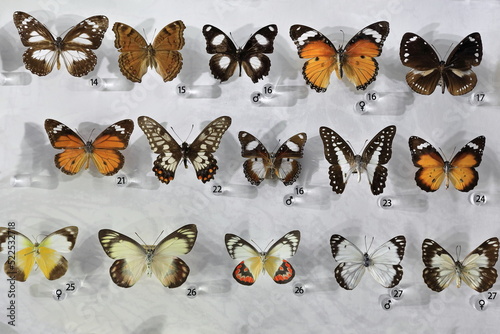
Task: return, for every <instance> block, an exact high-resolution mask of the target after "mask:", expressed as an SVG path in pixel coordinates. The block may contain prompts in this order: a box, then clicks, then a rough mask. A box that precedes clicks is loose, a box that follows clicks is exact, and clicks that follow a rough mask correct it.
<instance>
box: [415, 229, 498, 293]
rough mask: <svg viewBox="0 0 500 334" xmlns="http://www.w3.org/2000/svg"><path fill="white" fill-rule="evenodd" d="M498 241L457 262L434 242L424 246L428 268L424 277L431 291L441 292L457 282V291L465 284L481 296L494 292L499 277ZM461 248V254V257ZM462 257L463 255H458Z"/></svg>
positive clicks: (427, 241) (485, 243)
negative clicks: (480, 293) (490, 290)
mask: <svg viewBox="0 0 500 334" xmlns="http://www.w3.org/2000/svg"><path fill="white" fill-rule="evenodd" d="M499 248H500V243H499V241H498V238H491V239H488V240H486V241H485V242H483V243H482V244H481V245H479V247H477V248H476V249H474V250H473V251H472V252H470V253H469V255H467V256H466V257H465V259H464V260H463V261H460V260H459V259H458V258H457V260H455V259H454V258H453V256H451V255H450V253H448V252H447V251H446V250H445V249H444V248H443V247H441V246H440V245H439V244H438V243H437V242H435V241H434V240H431V239H425V240H424V242H423V243H422V260H423V261H424V264H425V269H424V271H423V277H424V281H425V284H427V286H428V287H429V289H431V290H433V291H436V292H441V291H443V290H444V289H446V288H447V287H448V286H449V285H450V284H451V283H452V282H453V281H455V283H456V286H457V288H459V287H460V285H461V283H462V281H463V282H465V284H467V285H468V286H470V287H471V288H472V289H474V290H476V291H477V292H483V291H487V290H489V289H491V287H492V286H493V284H495V282H496V280H497V277H498V274H497V270H496V269H495V268H494V267H495V263H496V262H497V260H498V249H499ZM459 250H460V247H457V253H460V251H459ZM457 255H458V256H460V254H457Z"/></svg>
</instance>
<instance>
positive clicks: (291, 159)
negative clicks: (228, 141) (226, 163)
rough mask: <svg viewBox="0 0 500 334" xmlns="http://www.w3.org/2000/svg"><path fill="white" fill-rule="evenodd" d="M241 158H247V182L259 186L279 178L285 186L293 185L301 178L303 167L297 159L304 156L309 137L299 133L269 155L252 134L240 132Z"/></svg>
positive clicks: (244, 167) (245, 171) (244, 168)
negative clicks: (266, 181)
mask: <svg viewBox="0 0 500 334" xmlns="http://www.w3.org/2000/svg"><path fill="white" fill-rule="evenodd" d="M238 139H239V140H240V143H241V156H242V157H243V158H247V159H248V160H246V161H245V163H244V164H243V172H244V173H245V176H246V178H247V180H248V181H249V182H250V183H251V184H253V185H256V186H258V185H259V184H260V183H261V182H262V181H263V180H264V179H270V178H273V177H277V178H278V179H280V180H281V181H282V182H283V184H284V185H286V186H288V185H291V184H293V183H294V182H295V181H296V180H297V178H298V177H299V174H300V171H301V169H302V167H301V166H300V163H299V162H298V161H297V159H300V158H302V157H303V155H304V145H305V144H306V141H307V135H306V134H305V133H304V132H301V133H297V134H296V135H295V136H292V137H290V138H289V139H288V140H287V141H285V142H284V143H283V144H282V145H281V146H280V147H279V148H278V150H277V151H276V153H269V152H268V151H267V149H266V148H265V147H264V145H263V144H262V143H261V142H260V141H259V140H258V139H257V138H255V136H253V135H252V134H250V133H248V132H245V131H240V133H239V134H238Z"/></svg>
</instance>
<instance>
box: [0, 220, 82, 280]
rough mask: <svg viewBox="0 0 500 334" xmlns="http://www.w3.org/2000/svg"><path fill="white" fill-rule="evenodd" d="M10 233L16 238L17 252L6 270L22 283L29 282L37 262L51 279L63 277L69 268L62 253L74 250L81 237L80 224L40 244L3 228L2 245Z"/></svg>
mask: <svg viewBox="0 0 500 334" xmlns="http://www.w3.org/2000/svg"><path fill="white" fill-rule="evenodd" d="M9 236H13V239H14V240H15V247H16V253H15V257H14V259H13V260H12V259H11V258H9V260H7V262H5V265H4V271H5V273H6V274H7V275H8V276H9V277H11V278H13V279H15V280H17V281H20V282H24V281H26V279H27V278H28V276H29V275H30V273H31V271H32V269H33V266H34V265H35V263H36V264H37V266H38V268H40V270H41V271H42V273H43V274H44V276H45V277H46V278H47V279H48V280H55V279H58V278H61V277H62V276H64V274H66V271H67V270H68V260H67V259H66V258H65V257H64V256H63V255H62V254H61V253H66V252H69V251H71V250H72V249H73V247H74V246H75V243H76V237H77V236H78V228H77V227H76V226H68V227H65V228H62V229H60V230H57V231H55V232H53V233H51V234H49V235H48V236H46V237H45V238H44V239H43V240H42V241H41V242H40V243H37V242H35V243H33V242H32V241H31V240H30V239H29V238H27V237H26V236H24V235H23V234H22V233H20V232H18V231H16V230H13V229H6V228H3V227H2V228H0V249H1V245H2V244H3V243H4V242H5V241H6V240H7V238H8V237H9Z"/></svg>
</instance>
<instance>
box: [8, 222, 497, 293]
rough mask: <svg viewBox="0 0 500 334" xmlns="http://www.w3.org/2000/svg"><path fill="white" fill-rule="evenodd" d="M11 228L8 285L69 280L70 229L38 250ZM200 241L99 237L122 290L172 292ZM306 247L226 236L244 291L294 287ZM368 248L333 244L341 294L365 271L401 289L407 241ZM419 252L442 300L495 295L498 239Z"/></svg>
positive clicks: (182, 236)
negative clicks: (143, 286) (467, 248)
mask: <svg viewBox="0 0 500 334" xmlns="http://www.w3.org/2000/svg"><path fill="white" fill-rule="evenodd" d="M8 225H9V227H0V251H4V253H8V259H7V261H6V262H5V265H4V271H5V273H6V274H7V276H8V277H9V279H12V280H15V281H19V282H25V281H26V280H27V279H28V277H29V276H30V274H31V273H32V271H33V269H34V268H35V266H38V268H39V269H40V271H41V273H42V274H43V275H44V276H45V277H46V278H47V279H48V280H51V281H52V280H57V279H60V278H62V277H63V276H64V275H65V274H66V272H67V271H68V268H69V262H68V260H67V259H66V257H65V256H64V255H63V254H62V253H68V252H70V251H72V250H73V249H74V248H75V244H76V241H77V236H78V232H79V230H78V227H76V226H67V227H64V228H61V229H59V230H57V231H55V232H53V233H50V234H49V235H47V236H46V237H45V238H43V239H42V240H41V241H40V242H38V241H35V242H33V241H31V240H30V239H29V238H28V237H26V236H25V235H24V234H22V233H21V232H19V231H17V229H16V228H15V223H14V222H9V224H8ZM197 237H198V229H197V226H196V225H195V224H188V225H185V226H182V227H180V228H178V229H177V230H175V231H173V232H172V233H170V234H168V235H167V236H166V237H164V238H163V239H161V241H159V242H158V243H157V244H154V245H146V244H145V243H144V242H143V241H142V240H141V242H142V244H141V243H139V242H137V241H136V240H134V239H133V238H130V237H128V236H126V235H124V234H122V233H119V232H117V231H114V230H110V229H101V230H100V231H99V233H98V239H99V242H100V244H101V246H102V248H103V250H104V252H105V253H106V254H107V255H108V256H109V257H110V258H111V259H113V260H115V261H114V262H113V264H112V265H111V267H110V269H109V274H110V276H111V279H112V281H113V282H114V283H115V284H116V285H117V286H119V287H122V288H130V287H132V286H134V285H135V284H136V283H137V282H138V281H139V280H140V279H141V277H142V276H143V275H144V274H146V275H147V276H149V277H151V276H153V275H154V276H155V277H156V278H157V279H158V280H160V282H161V283H162V284H163V285H164V286H165V287H168V288H177V287H180V286H181V285H183V284H184V283H185V282H186V280H187V279H188V276H189V273H190V270H191V269H190V267H189V265H188V264H187V263H186V262H185V261H184V260H183V259H182V258H181V257H180V256H183V255H185V254H188V253H190V252H191V250H192V249H193V247H194V246H195V243H196V239H197ZM300 241H301V234H300V231H298V230H293V231H290V232H288V233H286V234H285V235H283V236H282V237H281V238H279V239H278V240H277V241H276V242H274V243H273V244H272V245H271V246H270V247H269V248H268V249H267V250H264V251H262V250H258V249H257V248H256V247H255V246H253V245H252V244H251V243H250V242H248V241H246V240H245V239H243V238H241V237H239V236H238V235H236V234H232V233H228V234H226V235H225V237H224V243H225V246H226V249H227V252H228V254H229V256H230V257H231V258H233V259H235V260H238V261H240V262H239V263H238V264H237V266H236V267H235V269H234V270H233V274H232V276H233V278H234V279H235V280H236V281H237V282H238V283H240V284H242V285H245V286H251V285H253V284H254V283H256V280H257V279H258V277H259V276H260V274H261V273H264V272H265V273H267V274H268V275H269V276H270V277H271V278H272V279H273V280H274V282H276V283H277V284H286V283H290V282H291V281H292V280H293V279H294V277H295V275H296V270H295V269H294V267H293V265H292V264H291V263H290V262H289V260H290V258H291V257H293V256H294V255H295V254H296V252H297V251H298V249H299V244H300ZM365 242H366V240H365ZM371 242H372V243H373V240H372V241H371ZM257 247H259V246H257ZM365 247H366V248H367V249H366V251H365V252H362V251H361V250H360V249H359V248H358V247H357V246H356V245H355V244H353V243H352V242H350V241H349V240H347V239H346V238H344V237H343V236H341V235H339V234H334V235H332V236H331V238H330V248H331V252H332V255H333V258H334V259H335V260H336V261H337V262H338V263H339V264H338V265H337V267H336V268H335V270H334V275H335V279H336V281H337V283H338V284H339V285H340V287H342V288H344V289H346V290H353V289H355V288H356V286H357V285H358V284H359V283H360V281H361V279H362V277H363V275H364V273H365V271H368V272H369V273H370V274H371V276H372V277H373V278H374V279H375V280H376V281H377V282H378V283H379V284H380V285H381V286H383V287H385V288H388V289H390V288H394V287H396V286H397V285H398V284H399V283H400V281H401V279H402V278H403V274H404V271H403V266H402V265H401V262H402V261H403V257H404V254H405V249H406V238H405V237H404V236H402V235H399V236H396V237H394V238H392V239H390V240H389V241H387V242H385V243H383V244H382V245H380V246H378V247H376V248H375V246H374V248H375V249H374V250H373V251H371V247H372V245H371V244H370V245H369V246H368V245H365ZM421 248H422V261H423V263H424V265H425V268H424V270H423V274H422V275H423V279H424V282H425V283H426V285H427V286H428V287H429V289H431V290H433V291H436V292H441V291H443V290H444V289H445V288H447V287H448V286H450V285H456V286H457V287H458V288H459V287H460V286H461V283H462V282H463V283H465V284H467V285H468V286H469V287H471V288H472V289H474V290H476V291H477V292H480V293H481V292H485V291H488V290H490V289H491V288H492V287H493V285H494V284H495V282H496V280H497V276H498V275H497V271H496V269H495V264H496V262H497V260H498V251H499V248H500V242H499V240H498V238H497V237H493V238H490V239H488V240H486V241H484V242H483V243H482V244H481V245H479V246H478V247H477V248H476V249H474V250H472V251H471V252H470V253H469V254H468V255H467V256H466V257H465V258H464V259H463V260H461V259H460V258H458V259H454V257H453V256H452V255H451V254H450V253H449V252H448V251H446V250H445V249H444V248H443V247H441V246H440V245H439V244H438V243H437V242H436V241H434V240H431V239H425V240H424V241H423V243H422V247H421ZM457 250H458V247H457ZM459 253H460V252H459V251H457V256H460V255H459ZM34 275H35V276H36V274H34ZM302 293H303V292H302ZM55 298H56V299H57V300H59V299H60V296H57V295H55Z"/></svg>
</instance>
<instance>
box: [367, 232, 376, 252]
mask: <svg viewBox="0 0 500 334" xmlns="http://www.w3.org/2000/svg"><path fill="white" fill-rule="evenodd" d="M373 240H375V237H372V241H371V242H370V246H368V245H367V243H366V235H365V249H366V252H367V253H368V251H369V250H370V248H372V245H373Z"/></svg>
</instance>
